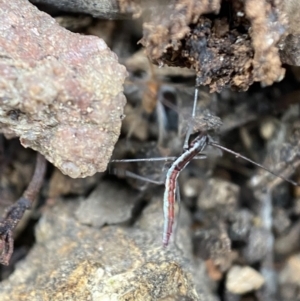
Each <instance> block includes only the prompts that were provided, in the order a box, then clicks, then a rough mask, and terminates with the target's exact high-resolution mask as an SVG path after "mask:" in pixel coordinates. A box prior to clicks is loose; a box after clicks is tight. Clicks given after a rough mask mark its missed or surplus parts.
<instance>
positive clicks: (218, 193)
mask: <svg viewBox="0 0 300 301" xmlns="http://www.w3.org/2000/svg"><path fill="white" fill-rule="evenodd" d="M239 193H240V189H239V186H237V185H235V184H232V183H230V182H228V181H224V180H221V179H217V178H216V179H209V181H208V183H207V185H206V186H205V187H204V189H203V190H202V192H201V194H200V196H199V198H198V201H197V205H198V207H199V208H200V209H202V210H212V209H213V210H216V211H220V212H223V211H224V210H226V211H230V210H232V209H234V208H236V206H237V201H238V197H239Z"/></svg>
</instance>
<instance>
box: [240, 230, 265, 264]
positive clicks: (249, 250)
mask: <svg viewBox="0 0 300 301" xmlns="http://www.w3.org/2000/svg"><path fill="white" fill-rule="evenodd" d="M268 247H269V232H268V230H266V229H264V228H259V227H252V228H251V230H250V232H249V236H248V240H247V245H246V246H245V247H244V248H243V250H242V254H243V256H244V258H245V260H246V261H247V262H248V263H249V264H254V263H257V262H259V261H260V260H262V259H263V258H264V257H265V256H266V254H267V253H268V251H269V249H268Z"/></svg>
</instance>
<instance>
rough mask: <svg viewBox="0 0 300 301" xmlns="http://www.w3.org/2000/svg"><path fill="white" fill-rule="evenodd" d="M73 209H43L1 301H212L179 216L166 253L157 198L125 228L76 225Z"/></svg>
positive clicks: (69, 205)
mask: <svg viewBox="0 0 300 301" xmlns="http://www.w3.org/2000/svg"><path fill="white" fill-rule="evenodd" d="M115 189H117V187H116V188H115ZM120 194H122V192H121V193H120ZM110 201H111V202H112V203H113V202H114V200H113V199H111V200H110ZM123 202H124V203H125V204H126V203H127V200H126V198H125V197H124V196H123ZM78 206H80V201H76V200H73V201H72V202H64V203H63V202H61V203H57V204H56V206H55V207H54V208H52V209H48V210H46V212H45V214H44V216H43V217H42V219H41V220H40V221H39V224H38V226H37V229H36V239H37V243H36V245H35V246H34V247H33V249H32V250H31V252H30V253H29V255H28V256H27V258H26V259H25V260H24V261H23V262H21V263H20V264H19V265H18V267H17V268H16V270H15V272H14V273H13V274H12V275H11V276H10V277H9V278H8V279H7V280H5V281H3V282H2V283H1V284H0V299H1V300H3V301H5V300H30V301H35V300H39V301H40V300H56V301H59V300H143V301H145V300H203V301H204V300H205V301H208V300H209V301H212V300H215V298H214V297H213V296H212V295H211V293H210V292H209V288H208V287H207V286H206V284H205V283H206V279H205V276H204V274H203V273H202V272H201V270H203V268H201V266H200V265H199V262H198V264H197V265H196V264H194V263H193V256H192V252H191V242H190V241H189V239H187V238H188V232H189V227H188V226H189V222H187V221H189V219H188V218H184V215H185V216H187V215H186V213H184V211H182V212H181V213H184V214H181V216H182V217H183V220H184V221H186V222H184V223H181V224H180V226H179V228H178V232H177V235H176V243H172V244H171V245H170V246H169V247H168V248H164V247H163V246H162V226H163V219H162V200H161V199H160V198H159V199H156V200H155V199H154V200H153V202H152V203H151V205H150V206H148V207H147V208H146V210H144V212H143V213H142V215H141V217H140V218H139V219H138V221H137V222H136V223H135V225H133V226H131V227H128V226H127V227H125V226H123V227H122V226H120V225H114V226H106V227H103V228H101V229H98V228H95V227H93V226H85V225H82V224H81V223H79V222H78V221H77V220H76V219H75V218H74V212H76V210H77V209H78ZM97 210H100V209H99V207H95V211H97ZM202 264H203V262H202ZM191 272H192V273H191ZM192 275H193V276H192ZM193 277H194V278H193ZM195 282H196V283H197V284H196V285H195Z"/></svg>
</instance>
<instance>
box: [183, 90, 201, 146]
mask: <svg viewBox="0 0 300 301" xmlns="http://www.w3.org/2000/svg"><path fill="white" fill-rule="evenodd" d="M198 95H199V90H198V88H197V87H195V95H194V104H193V112H192V120H191V121H190V122H189V126H188V130H187V132H186V135H185V139H184V144H183V149H184V150H187V149H188V148H189V139H190V136H191V134H192V130H193V121H194V119H195V116H196V108H197V101H198Z"/></svg>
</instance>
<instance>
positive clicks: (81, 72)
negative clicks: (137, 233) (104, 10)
mask: <svg viewBox="0 0 300 301" xmlns="http://www.w3.org/2000/svg"><path fill="white" fill-rule="evenodd" d="M0 5H1V10H0V24H2V25H1V26H0V48H1V59H0V66H1V67H0V100H1V107H0V121H1V132H2V133H4V134H5V135H6V136H7V137H15V136H17V137H20V141H21V143H22V145H23V146H25V147H30V148H33V149H34V150H36V151H38V152H40V153H42V154H43V155H44V156H45V157H46V159H47V160H49V161H50V162H52V163H53V164H54V165H55V166H56V167H58V168H59V169H60V170H61V171H62V172H63V173H64V174H66V175H69V176H71V177H73V178H78V177H86V176H91V175H93V174H95V173H96V172H98V171H104V170H105V169H106V166H107V162H108V161H109V159H110V156H111V153H112V150H113V147H114V144H115V142H116V141H117V139H118V136H119V133H120V126H121V119H122V117H121V116H122V114H123V106H124V104H125V97H124V95H123V93H122V91H123V87H122V85H123V82H124V79H125V77H126V75H127V72H126V70H125V67H123V66H121V65H120V64H118V61H117V57H116V55H115V54H114V53H112V52H111V51H110V50H109V49H108V47H107V46H106V44H105V43H104V41H103V40H101V39H99V38H97V37H92V36H83V35H79V34H73V33H71V32H69V31H67V30H65V29H64V28H62V27H60V26H58V24H57V23H56V22H55V21H54V19H52V18H51V17H50V16H48V15H47V14H45V13H42V12H40V11H39V10H38V9H37V8H36V7H34V6H33V5H32V4H30V3H29V2H28V1H25V0H16V1H4V0H0ZM7 12H9V13H7Z"/></svg>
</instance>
